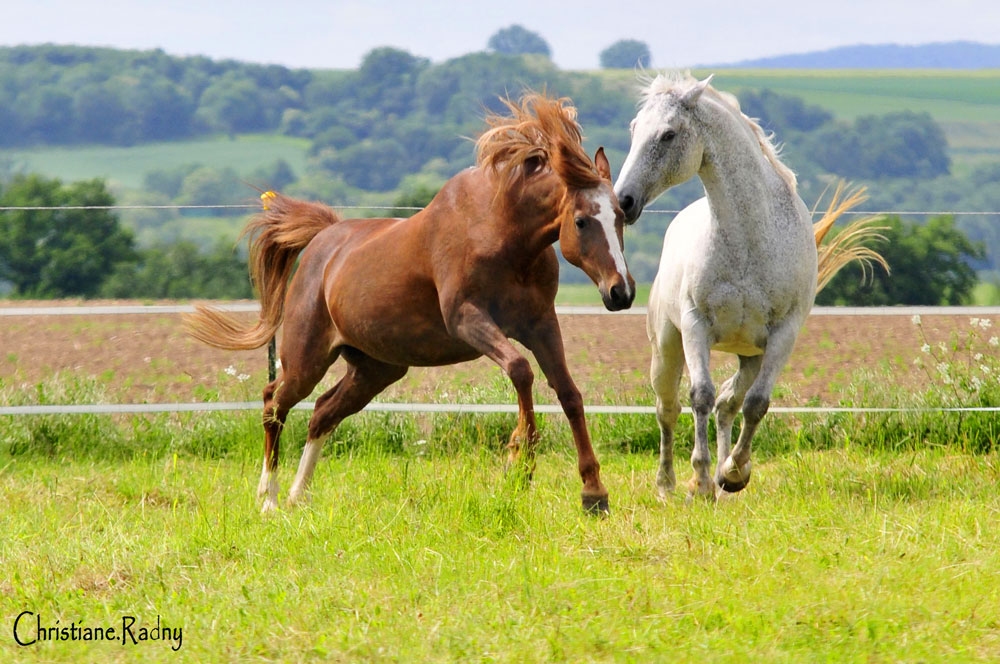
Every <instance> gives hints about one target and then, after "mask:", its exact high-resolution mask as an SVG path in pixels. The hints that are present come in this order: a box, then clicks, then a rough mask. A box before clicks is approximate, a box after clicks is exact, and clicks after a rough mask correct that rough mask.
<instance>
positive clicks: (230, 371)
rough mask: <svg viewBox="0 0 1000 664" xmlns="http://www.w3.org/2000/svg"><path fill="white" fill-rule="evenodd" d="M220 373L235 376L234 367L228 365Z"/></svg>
mask: <svg viewBox="0 0 1000 664" xmlns="http://www.w3.org/2000/svg"><path fill="white" fill-rule="evenodd" d="M222 372H223V373H224V374H226V375H227V376H235V375H236V367H234V366H233V365H231V364H230V365H229V366H228V367H226V368H225V369H223V370H222Z"/></svg>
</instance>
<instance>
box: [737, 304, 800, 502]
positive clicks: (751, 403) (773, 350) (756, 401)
mask: <svg viewBox="0 0 1000 664" xmlns="http://www.w3.org/2000/svg"><path fill="white" fill-rule="evenodd" d="M800 327H801V321H800V320H791V321H786V322H785V323H784V324H782V325H781V326H780V327H778V328H776V329H775V330H774V331H773V332H772V333H771V336H769V337H768V339H767V347H766V349H765V351H764V355H763V357H762V358H761V363H760V373H759V374H757V378H756V380H754V381H753V385H751V386H750V389H749V390H747V394H746V397H745V398H744V399H743V426H742V427H740V437H739V439H738V440H737V441H736V447H734V448H733V451H732V453H730V455H729V457H728V458H727V459H726V460H725V461H724V462H722V464H721V465H720V466H719V472H718V475H717V478H718V482H719V486H721V487H722V489H723V490H724V491H729V492H731V493H732V492H736V491H740V490H741V489H743V488H745V487H746V485H747V484H748V483H749V482H750V448H751V441H752V440H753V435H754V432H755V431H757V425H759V424H760V421H761V420H762V419H764V415H766V414H767V409H768V408H769V407H770V405H771V392H772V391H773V390H774V385H775V383H776V382H777V381H778V374H780V373H781V370H782V369H783V368H784V366H785V363H786V362H787V361H788V357H789V356H790V355H791V354H792V349H793V348H794V347H795V339H796V337H798V335H799V329H800Z"/></svg>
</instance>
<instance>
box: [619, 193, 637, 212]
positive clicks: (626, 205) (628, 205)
mask: <svg viewBox="0 0 1000 664" xmlns="http://www.w3.org/2000/svg"><path fill="white" fill-rule="evenodd" d="M619 203H620V204H621V206H622V212H629V211H630V210H631V209H632V206H634V205H635V199H634V198H632V197H631V196H628V195H625V196H622V199H621V200H620V201H619Z"/></svg>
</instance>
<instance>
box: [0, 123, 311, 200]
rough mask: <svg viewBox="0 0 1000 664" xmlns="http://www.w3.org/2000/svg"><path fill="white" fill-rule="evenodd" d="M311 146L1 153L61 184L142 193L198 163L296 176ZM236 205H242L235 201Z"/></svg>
mask: <svg viewBox="0 0 1000 664" xmlns="http://www.w3.org/2000/svg"><path fill="white" fill-rule="evenodd" d="M308 147H309V141H308V140H306V139H299V138H291V137H288V136H279V135H277V134H274V135H270V134H268V135H261V134H246V135H241V136H237V137H235V138H233V139H230V138H226V137H216V138H206V139H200V140H191V141H174V142H168V143H149V144H142V145H135V146H132V147H111V146H91V147H80V148H38V149H34V150H5V151H0V156H3V157H9V158H11V159H12V160H13V161H14V165H15V166H23V170H25V171H27V172H37V173H44V174H45V175H47V176H49V177H58V178H60V179H62V180H64V181H67V182H71V181H75V180H84V179H90V178H95V177H101V178H105V179H107V180H108V182H109V184H110V185H111V186H112V187H119V186H124V187H128V188H130V189H138V188H141V187H142V180H143V176H145V174H146V173H147V172H149V171H152V170H158V169H170V168H174V167H177V166H181V165H183V164H189V163H198V164H202V165H204V166H210V167H213V168H226V167H231V168H233V169H235V170H236V172H237V173H239V174H240V175H245V174H247V173H249V172H250V171H253V170H254V169H256V168H258V167H260V166H264V165H267V164H270V163H272V162H274V161H275V160H277V159H284V160H285V161H287V162H288V164H289V165H290V166H291V167H292V170H293V171H295V172H296V173H298V174H301V173H304V172H305V160H306V150H307V149H308ZM233 202H234V203H240V202H243V201H233Z"/></svg>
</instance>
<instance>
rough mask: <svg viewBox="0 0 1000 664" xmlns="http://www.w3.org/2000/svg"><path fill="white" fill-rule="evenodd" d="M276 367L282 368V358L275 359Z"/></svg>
mask: <svg viewBox="0 0 1000 664" xmlns="http://www.w3.org/2000/svg"><path fill="white" fill-rule="evenodd" d="M274 368H275V369H280V368H281V360H275V361H274Z"/></svg>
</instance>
